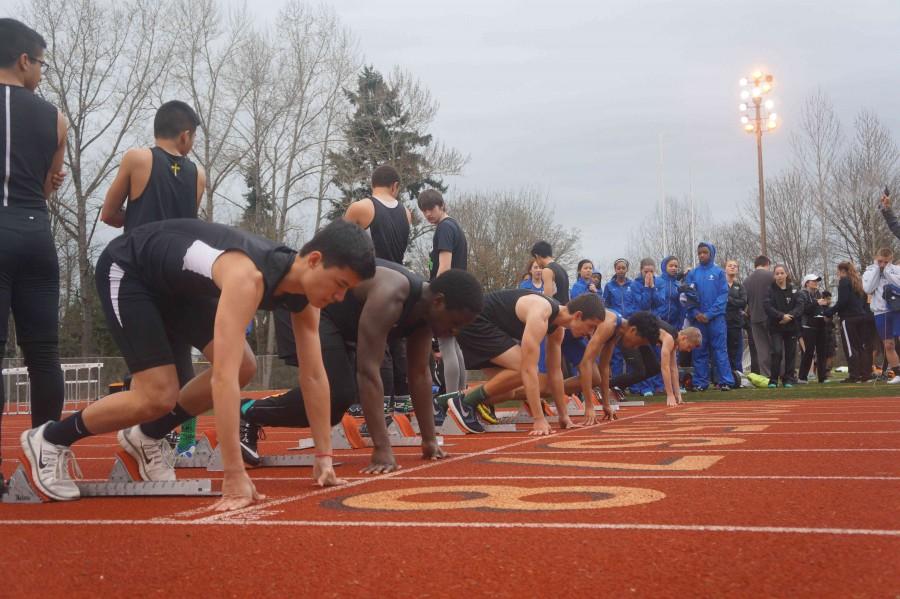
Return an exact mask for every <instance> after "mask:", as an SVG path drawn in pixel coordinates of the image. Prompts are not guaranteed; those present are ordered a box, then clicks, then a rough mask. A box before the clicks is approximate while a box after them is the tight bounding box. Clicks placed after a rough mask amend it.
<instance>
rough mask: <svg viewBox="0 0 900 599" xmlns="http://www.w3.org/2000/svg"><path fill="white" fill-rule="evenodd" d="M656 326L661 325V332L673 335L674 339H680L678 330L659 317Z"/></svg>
mask: <svg viewBox="0 0 900 599" xmlns="http://www.w3.org/2000/svg"><path fill="white" fill-rule="evenodd" d="M656 324H658V325H659V330H661V331H665V332H667V333H668V334H670V335H672V339H678V329H676V328H675V327H673V326H672V325H670V324H669V323H668V322H666V321H665V320H663V319H662V318H660V317H659V316H657V317H656Z"/></svg>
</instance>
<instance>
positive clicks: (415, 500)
mask: <svg viewBox="0 0 900 599" xmlns="http://www.w3.org/2000/svg"><path fill="white" fill-rule="evenodd" d="M429 495H430V496H435V495H443V496H445V499H444V500H442V501H429V500H428V496H429ZM447 495H450V496H454V497H452V498H446V496H447ZM554 495H557V496H558V495H567V496H568V497H567V498H560V499H559V500H557V501H553V500H552V496H554ZM572 495H582V496H585V497H584V499H583V500H580V501H572V500H571V496H572ZM665 496H666V495H665V493H662V492H660V491H655V490H653V489H641V488H637V487H610V486H594V485H580V486H569V487H557V486H554V487H515V486H508V485H449V486H438V487H413V488H408V489H390V490H387V491H376V492H373V493H362V494H360V495H353V496H351V497H345V498H344V499H342V500H340V502H339V507H343V508H352V509H360V510H385V511H420V510H429V511H435V510H477V509H490V510H505V511H515V512H523V511H562V510H599V509H607V508H613V507H627V506H631V505H640V504H644V503H652V502H654V501H659V500H660V499H663V498H664V497H665ZM532 498H534V499H532Z"/></svg>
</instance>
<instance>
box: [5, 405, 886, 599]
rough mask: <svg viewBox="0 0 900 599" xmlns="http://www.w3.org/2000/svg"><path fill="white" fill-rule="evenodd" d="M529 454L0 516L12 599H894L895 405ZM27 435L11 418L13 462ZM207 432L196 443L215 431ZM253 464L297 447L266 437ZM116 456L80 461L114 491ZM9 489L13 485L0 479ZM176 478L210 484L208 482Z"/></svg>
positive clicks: (821, 408) (286, 475) (575, 440)
mask: <svg viewBox="0 0 900 599" xmlns="http://www.w3.org/2000/svg"><path fill="white" fill-rule="evenodd" d="M621 415H622V418H621V419H620V420H619V421H617V422H614V423H608V424H603V425H599V426H595V427H591V428H588V429H579V430H574V431H567V432H563V433H557V434H555V435H553V436H552V437H550V438H543V439H532V438H529V437H528V436H527V434H526V431H525V430H524V427H523V430H521V431H520V432H518V433H506V434H492V435H480V436H467V437H448V438H447V439H446V442H447V444H448V450H449V451H450V453H451V454H452V456H451V458H450V459H448V460H445V461H442V462H436V463H427V462H423V461H422V460H421V459H420V458H419V454H418V450H417V449H415V448H403V449H397V450H396V453H397V454H398V456H399V461H400V463H401V464H402V465H403V466H404V468H403V469H402V470H400V471H399V472H397V473H395V474H392V475H388V476H381V477H368V476H362V475H360V474H358V471H359V469H360V468H361V467H362V466H363V465H364V464H365V463H367V460H368V453H367V452H366V451H349V452H341V455H340V459H341V460H342V461H343V462H344V465H343V466H341V467H339V469H338V471H339V474H341V475H342V476H345V477H347V478H348V480H349V481H350V482H349V484H348V485H346V486H343V487H338V488H332V489H317V488H315V487H312V486H311V484H310V481H309V471H308V470H307V469H301V468H293V469H292V468H265V469H257V470H255V471H253V472H252V476H253V477H254V479H255V480H256V484H257V487H258V488H259V489H260V490H261V491H262V492H264V493H266V494H267V495H268V499H267V500H266V501H264V502H262V503H260V504H258V505H255V506H252V507H251V508H248V509H246V510H243V511H240V512H234V513H230V514H225V515H215V514H211V513H209V512H206V511H203V508H204V507H205V506H207V505H208V504H209V500H208V499H201V498H158V499H147V498H116V499H85V500H82V501H80V502H75V503H66V504H62V503H54V504H42V505H4V506H0V535H2V538H3V539H4V541H5V542H4V543H3V544H2V545H0V552H2V553H0V557H2V560H3V561H2V563H3V564H4V565H5V566H6V568H5V575H4V582H3V593H2V596H4V597H34V596H39V595H43V596H54V595H65V596H67V597H88V596H98V595H102V596H125V595H127V596H131V597H143V596H157V595H159V596H165V595H170V594H172V593H190V594H213V595H214V596H235V597H244V596H251V595H253V596H273V597H278V596H287V595H294V596H297V595H304V596H307V595H308V596H325V597H329V596H351V595H352V596H354V597H383V596H428V597H449V596H460V595H461V594H463V593H465V594H469V595H493V596H500V597H533V596H553V597H557V596H570V597H571V596H573V595H576V596H635V597H644V596H652V597H685V596H738V597H760V596H767V597H768V596H775V597H798V596H811V597H896V596H898V594H900V515H898V514H900V510H898V508H900V401H898V400H897V399H896V398H883V399H866V400H862V399H858V400H856V399H853V400H847V399H845V400H827V401H826V400H823V401H796V402H791V401H778V402H774V401H772V402H720V403H702V404H688V405H687V406H683V407H679V408H662V407H658V406H657V407H645V408H629V409H623V411H622V412H621ZM26 425H27V422H26V421H24V420H23V419H21V418H5V419H4V422H3V426H4V429H3V439H4V441H3V449H4V455H6V456H7V458H8V457H9V456H10V455H11V452H12V451H13V450H14V448H15V446H16V441H17V439H18V432H19V431H21V429H22V428H23V427H24V426H26ZM211 426H212V422H211V420H208V419H206V420H204V421H202V422H201V429H202V428H204V427H211ZM267 434H268V439H267V440H266V441H264V442H262V443H261V448H262V450H263V452H264V453H283V452H284V450H285V449H286V448H287V447H289V446H291V445H295V444H296V441H297V438H298V437H299V436H301V435H302V434H303V433H302V432H298V431H292V430H287V429H282V430H275V429H267ZM114 451H115V440H114V438H113V437H112V436H109V435H107V436H103V437H98V438H95V439H90V440H87V441H86V442H85V443H82V444H79V445H78V446H77V447H76V453H77V455H78V457H79V461H80V463H81V466H82V469H83V470H84V472H85V475H86V476H87V477H89V478H102V477H103V476H104V475H105V474H106V473H108V471H109V468H110V466H111V464H112V456H113V453H114ZM4 469H5V470H6V474H7V475H9V471H10V464H9V462H8V460H7V462H6V463H5V464H4ZM179 476H180V477H181V476H185V477H190V476H196V477H207V476H210V475H208V474H207V473H206V472H205V471H203V470H182V471H179Z"/></svg>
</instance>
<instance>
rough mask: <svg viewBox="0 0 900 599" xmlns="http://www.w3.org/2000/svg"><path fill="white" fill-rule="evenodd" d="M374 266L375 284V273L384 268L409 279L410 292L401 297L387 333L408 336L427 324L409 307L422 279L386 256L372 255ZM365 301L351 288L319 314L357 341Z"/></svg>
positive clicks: (414, 301) (421, 285)
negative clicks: (401, 302) (384, 258)
mask: <svg viewBox="0 0 900 599" xmlns="http://www.w3.org/2000/svg"><path fill="white" fill-rule="evenodd" d="M375 267H376V268H375V280H374V281H373V283H372V284H373V285H377V284H378V273H379V271H382V272H383V271H384V270H392V271H394V272H397V273H400V274H401V275H403V276H404V277H406V280H407V281H409V295H408V296H406V299H405V300H404V301H403V309H402V310H401V312H400V316H399V317H398V318H397V321H396V322H395V323H394V324H393V327H392V328H391V331H390V333H389V334H388V337H389V338H396V337H408V336H409V335H411V334H412V333H413V331H415V330H416V329H417V328H419V327H420V326H422V325H423V324H426V321H425V319H424V318H413V317H412V311H413V309H414V308H415V306H416V303H417V302H418V301H419V299H420V298H421V297H422V288H423V285H424V283H425V279H424V278H423V277H421V276H419V275H417V274H416V273H414V272H412V271H411V270H409V269H408V268H406V267H405V266H402V265H400V264H397V263H395V262H391V261H389V260H382V259H381V258H376V259H375ZM364 305H365V302H363V301H360V299H359V298H358V297H357V296H356V294H355V293H353V291H350V292H349V293H347V295H346V296H345V297H344V301H342V302H339V303H337V304H331V305H329V306H327V307H325V308H324V309H323V310H322V316H323V317H324V318H329V319H330V320H331V321H332V322H333V323H334V324H335V325H337V327H338V329H339V330H340V331H341V335H342V336H343V338H344V339H345V340H346V341H356V337H357V331H358V329H359V321H360V318H361V316H362V310H363V306H364Z"/></svg>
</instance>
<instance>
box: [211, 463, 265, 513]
mask: <svg viewBox="0 0 900 599" xmlns="http://www.w3.org/2000/svg"><path fill="white" fill-rule="evenodd" d="M265 498H266V496H265V495H261V494H260V493H258V492H257V491H256V487H255V486H254V485H253V481H252V480H250V477H249V476H248V475H247V473H246V472H244V471H241V472H235V473H233V474H229V473H227V472H226V473H225V478H224V479H223V480H222V498H221V499H219V500H218V501H217V502H215V503H214V504H213V505H212V507H211V508H210V509H211V510H214V511H217V512H227V511H230V510H239V509H241V508H245V507H247V506H248V505H250V504H252V503H253V502H255V501H261V500H263V499H265Z"/></svg>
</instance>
